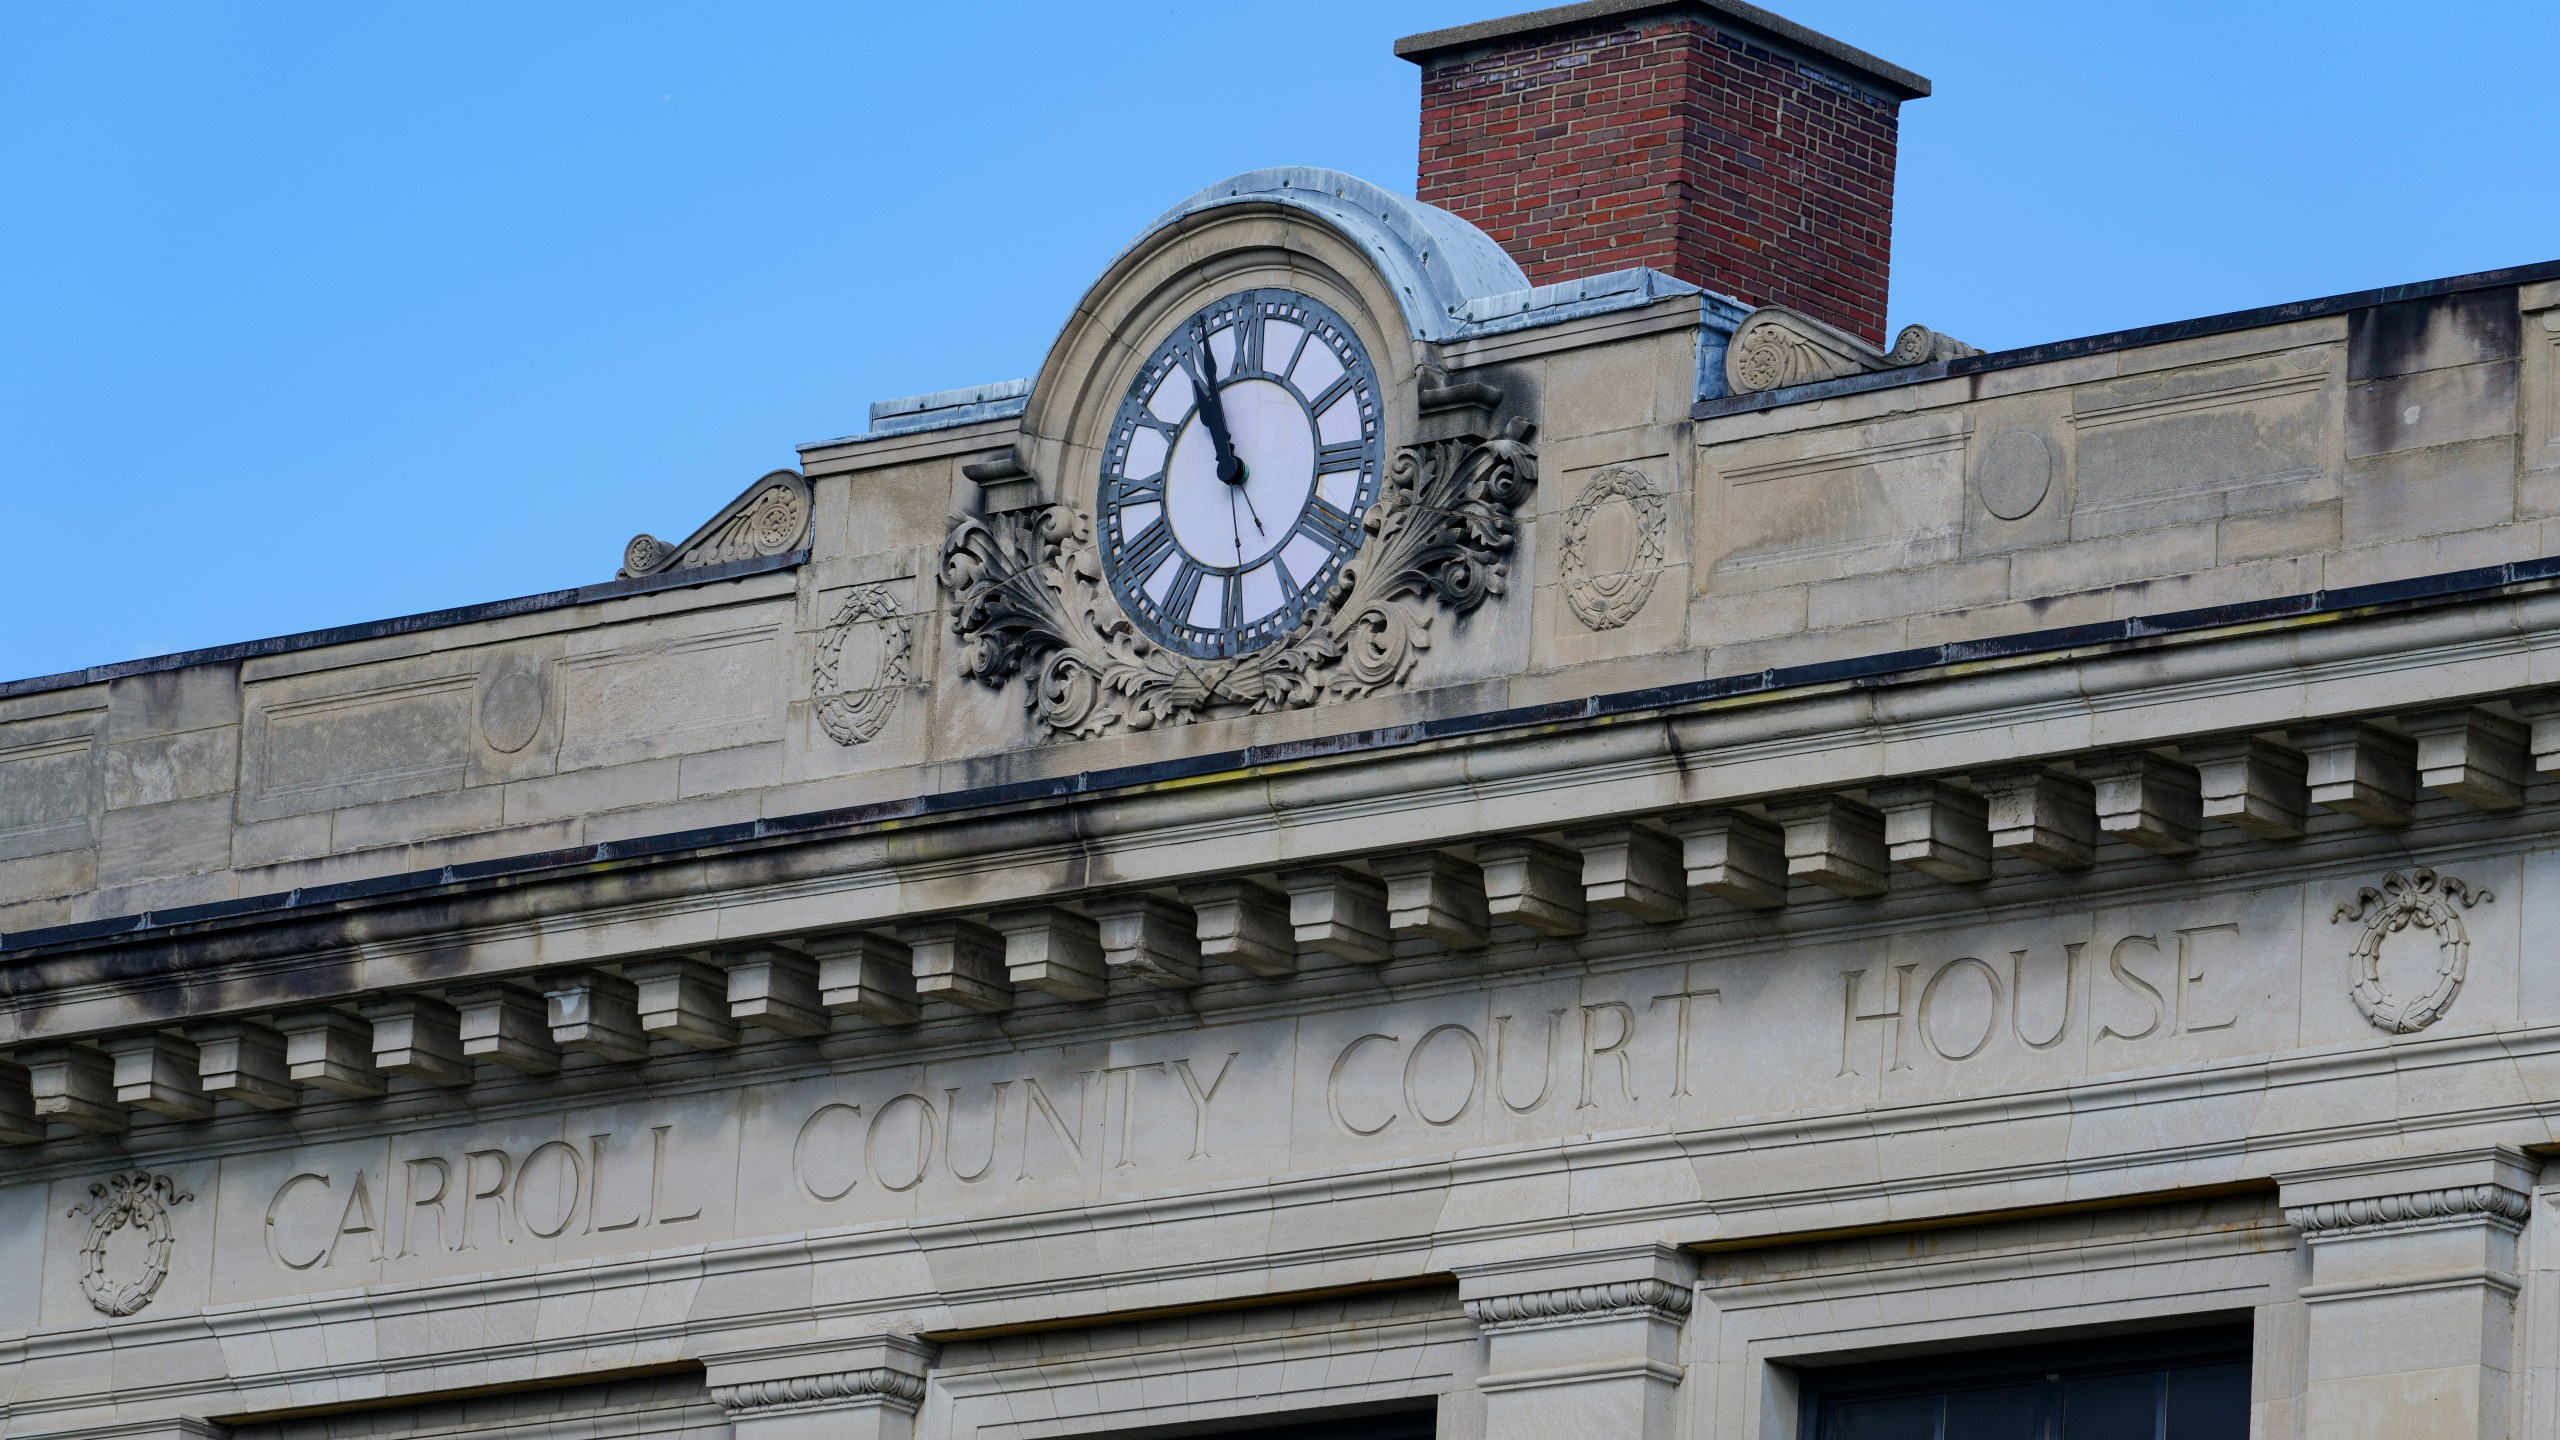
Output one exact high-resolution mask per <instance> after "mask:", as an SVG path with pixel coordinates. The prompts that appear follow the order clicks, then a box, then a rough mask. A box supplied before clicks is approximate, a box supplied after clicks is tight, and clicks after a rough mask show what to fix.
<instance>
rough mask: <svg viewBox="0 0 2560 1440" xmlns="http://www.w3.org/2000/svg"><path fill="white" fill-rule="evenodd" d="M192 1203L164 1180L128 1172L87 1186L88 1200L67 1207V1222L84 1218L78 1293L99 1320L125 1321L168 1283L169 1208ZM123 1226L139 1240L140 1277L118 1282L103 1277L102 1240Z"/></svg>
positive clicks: (173, 1239)
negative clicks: (86, 1222)
mask: <svg viewBox="0 0 2560 1440" xmlns="http://www.w3.org/2000/svg"><path fill="white" fill-rule="evenodd" d="M194 1198H195V1196H194V1195H192V1194H190V1193H189V1192H187V1191H184V1190H181V1189H179V1188H178V1182H177V1181H176V1180H174V1179H172V1178H171V1177H169V1176H167V1175H154V1174H152V1173H151V1172H150V1171H148V1170H133V1171H127V1172H124V1173H121V1174H116V1175H110V1176H108V1177H107V1178H106V1179H104V1180H101V1181H99V1182H98V1183H96V1184H94V1185H92V1186H90V1187H89V1198H88V1199H87V1200H85V1201H83V1202H82V1203H80V1204H78V1205H74V1206H72V1207H71V1211H70V1214H71V1218H73V1219H75V1220H76V1219H78V1218H80V1217H81V1216H83V1215H86V1216H88V1217H89V1234H88V1236H87V1238H85V1239H83V1240H82V1241H81V1242H80V1264H81V1271H80V1293H81V1294H83V1295H85V1296H87V1297H89V1303H90V1304H91V1305H92V1306H94V1307H96V1309H97V1311H98V1313H99V1314H101V1315H131V1314H133V1313H135V1312H136V1311H138V1310H140V1309H141V1308H142V1307H143V1306H145V1305H148V1304H150V1303H151V1297H152V1296H153V1295H155V1294H158V1293H159V1290H160V1282H161V1281H163V1280H166V1279H167V1278H169V1251H170V1249H171V1248H172V1247H173V1246H174V1245H175V1244H176V1238H177V1237H176V1235H175V1233H174V1232H173V1231H172V1230H171V1229H170V1228H169V1207H170V1206H172V1205H176V1204H178V1203H180V1202H181V1201H186V1200H192V1199H194ZM127 1225H130V1226H132V1227H133V1228H134V1229H135V1230H136V1231H137V1232H139V1233H140V1234H141V1236H142V1239H143V1247H142V1273H140V1274H138V1275H135V1276H134V1277H132V1278H131V1279H128V1280H121V1281H119V1280H117V1279H115V1278H113V1277H111V1276H109V1275H108V1274H107V1237H108V1236H110V1235H113V1234H114V1233H116V1232H117V1231H118V1230H121V1229H123V1228H124V1227H126V1226H127Z"/></svg>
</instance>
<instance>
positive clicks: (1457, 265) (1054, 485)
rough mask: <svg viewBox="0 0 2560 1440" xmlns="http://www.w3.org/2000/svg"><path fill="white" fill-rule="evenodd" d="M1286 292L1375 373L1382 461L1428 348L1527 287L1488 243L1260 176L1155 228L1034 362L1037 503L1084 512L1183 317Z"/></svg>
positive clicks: (1414, 212) (1424, 210) (1422, 219)
mask: <svg viewBox="0 0 2560 1440" xmlns="http://www.w3.org/2000/svg"><path fill="white" fill-rule="evenodd" d="M1257 285H1276V286H1285V287H1287V288H1289V289H1293V290H1298V291H1301V292H1303V293H1305V294H1307V295H1311V296H1313V297H1314V298H1316V299H1318V300H1321V301H1323V302H1324V303H1325V304H1327V305H1330V306H1332V307H1333V309H1334V310H1335V311H1336V312H1338V313H1339V314H1340V315H1341V316H1342V317H1343V318H1344V319H1345V320H1346V321H1348V322H1350V324H1351V325H1352V327H1353V328H1354V329H1356V330H1358V331H1359V333H1360V339H1361V342H1362V343H1363V344H1364V345H1366V346H1367V347H1368V349H1369V353H1370V354H1371V356H1372V357H1374V359H1375V360H1376V363H1377V367H1378V378H1379V383H1380V384H1381V386H1382V387H1384V389H1385V391H1386V393H1385V394H1384V395H1382V396H1381V399H1382V400H1383V402H1384V404H1385V408H1386V412H1387V414H1388V416H1389V417H1390V418H1389V425H1390V431H1389V435H1388V445H1389V448H1390V449H1392V448H1394V447H1395V446H1396V445H1398V444H1400V443H1402V442H1403V439H1404V437H1403V436H1402V435H1401V434H1400V433H1398V430H1399V428H1400V427H1402V426H1403V425H1405V424H1407V423H1408V422H1409V417H1411V416H1412V415H1413V414H1414V411H1415V406H1416V395H1417V391H1416V388H1415V387H1416V385H1417V376H1416V368H1417V366H1418V365H1419V364H1420V363H1421V361H1422V360H1423V358H1424V356H1423V346H1424V345H1425V344H1426V343H1427V342H1430V341H1435V340H1439V339H1443V338H1446V337H1447V336H1449V335H1451V334H1454V333H1456V331H1457V329H1458V327H1459V321H1458V318H1457V316H1456V315H1455V313H1454V312H1455V311H1457V310H1458V309H1461V308H1463V307H1464V305H1465V303H1466V302H1467V301H1468V300H1470V299H1475V298H1478V297H1480V296H1483V295H1492V294H1502V293H1506V292H1508V291H1512V290H1525V289H1527V288H1528V286H1529V281H1528V277H1527V276H1526V275H1524V274H1522V273H1521V270H1520V267H1519V266H1518V265H1517V264H1515V263H1514V262H1513V261H1512V260H1511V258H1510V256H1508V255H1507V254H1505V253H1503V250H1502V247H1501V246H1499V245H1497V244H1495V243H1494V242H1493V241H1492V240H1491V239H1490V238H1489V237H1487V236H1486V235H1485V234H1484V232H1482V231H1480V230H1478V229H1476V228H1475V227H1474V226H1472V225H1469V224H1468V223H1467V222H1465V221H1464V220H1461V219H1459V218H1458V217H1457V216H1455V215H1452V214H1450V213H1448V212H1447V211H1445V210H1440V209H1438V208H1436V207H1433V206H1429V205H1424V204H1421V203H1419V202H1417V201H1413V200H1408V199H1406V198H1404V197H1402V196H1399V195H1395V194H1392V193H1390V192H1388V191H1385V190H1381V189H1379V188H1378V187H1376V186H1374V185H1371V184H1369V183H1368V182H1366V181H1363V180H1360V179H1357V178H1355V177H1353V176H1350V175H1345V174H1342V173H1340V172H1338V171H1332V170H1319V169H1311V168H1292V169H1277V170H1258V171H1253V172H1250V173H1248V174H1244V175H1239V176H1236V177H1235V178H1233V179H1231V180H1226V181H1221V182H1220V183H1218V184H1216V185H1212V186H1210V187H1208V188H1207V189H1204V190H1202V191H1201V192H1200V193H1199V194H1197V195H1194V196H1192V197H1191V198H1190V199H1188V200H1185V201H1184V202H1182V203H1181V204H1179V205H1176V206H1175V207H1174V208H1173V209H1171V210H1169V211H1167V212H1165V214H1164V215H1162V216H1160V217H1158V219H1157V220H1156V221H1155V223H1154V224H1153V225H1151V226H1149V227H1148V228H1147V230H1146V231H1145V233H1143V234H1141V235H1140V236H1139V237H1138V238H1137V239H1136V240H1135V241H1133V242H1132V243H1131V244H1130V245H1129V247H1128V248H1127V249H1125V250H1123V251H1122V252H1121V253H1120V255H1119V256H1118V257H1117V258H1115V259H1114V260H1113V261H1112V263H1111V264H1110V265H1109V266H1108V267H1106V268H1105V269H1104V271H1103V273H1102V275H1101V277H1100V278H1099V279H1097V280H1095V281H1094V283H1093V285H1092V286H1091V287H1090V288H1088V289H1087V290H1086V291H1085V294H1084V296H1083V298H1082V299H1081V300H1079V301H1078V302H1077V304H1076V307H1075V309H1074V311H1073V312H1071V313H1070V314H1069V316H1068V318H1067V322H1066V324H1065V325H1063V326H1062V327H1060V329H1059V332H1058V337H1057V339H1056V340H1055V341H1053V342H1052V343H1051V345H1050V347H1049V353H1048V355H1047V356H1046V357H1045V358H1044V359H1043V360H1042V361H1041V364H1040V370H1039V374H1038V377H1037V379H1035V380H1034V381H1033V383H1032V388H1031V399H1030V403H1029V405H1028V406H1027V407H1026V408H1025V409H1024V411H1023V416H1022V430H1021V439H1020V440H1019V442H1018V443H1017V446H1016V454H1017V455H1018V456H1019V458H1020V460H1021V462H1022V464H1023V465H1024V466H1025V467H1026V468H1028V469H1029V470H1030V471H1031V473H1032V474H1033V475H1035V476H1036V477H1038V479H1039V481H1040V485H1039V492H1040V497H1041V498H1042V499H1045V500H1049V501H1052V502H1070V503H1083V501H1082V486H1083V483H1084V482H1085V481H1086V480H1087V479H1089V478H1090V477H1091V475H1092V474H1094V473H1096V472H1097V471H1098V467H1099V466H1100V463H1101V446H1102V435H1103V432H1104V431H1105V430H1106V429H1107V428H1108V426H1109V424H1110V419H1111V416H1112V414H1113V413H1114V411H1115V410H1116V409H1117V407H1118V405H1119V403H1120V398H1121V395H1122V393H1123V392H1124V391H1125V390H1126V389H1127V387H1128V385H1129V382H1130V380H1131V379H1132V378H1133V376H1134V375H1135V373H1136V370H1137V366H1138V364H1139V363H1140V361H1141V360H1142V359H1143V357H1144V356H1145V354H1146V352H1147V351H1148V350H1149V349H1150V348H1152V347H1153V346H1154V344H1155V342H1156V341H1157V340H1158V339H1160V338H1162V336H1163V335H1164V333H1165V332H1166V331H1167V330H1169V329H1170V328H1171V327H1172V326H1173V325H1174V324H1175V323H1177V322H1178V321H1179V320H1180V319H1181V318H1182V317H1184V316H1186V315H1189V314H1191V313H1192V312H1194V311H1196V310H1198V309H1199V308H1200V307H1201V306H1202V305H1204V304H1206V303H1208V302H1209V301H1210V300H1213V299H1215V298H1217V297H1219V296H1221V295H1226V294H1230V293H1233V292H1234V291H1237V290H1243V289H1249V288H1252V287H1254V286H1257Z"/></svg>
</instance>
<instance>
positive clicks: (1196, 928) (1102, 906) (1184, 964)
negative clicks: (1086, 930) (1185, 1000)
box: [1085, 890, 1200, 990]
mask: <svg viewBox="0 0 2560 1440" xmlns="http://www.w3.org/2000/svg"><path fill="white" fill-rule="evenodd" d="M1085 908H1086V909H1089V910H1091V911H1092V912H1093V919H1094V923H1095V924H1096V925H1098V926H1099V927H1101V933H1102V963H1103V964H1105V965H1107V966H1109V967H1110V969H1111V973H1113V974H1115V975H1127V976H1131V977H1133V978H1135V979H1139V980H1143V981H1145V982H1146V983H1147V984H1149V985H1154V986H1157V987H1159V988H1162V989H1166V990H1187V989H1189V988H1191V987H1192V986H1194V985H1197V984H1199V983H1200V917H1199V916H1197V915H1195V914H1193V913H1192V910H1191V907H1190V906H1188V905H1177V904H1175V903H1174V902H1173V901H1170V900H1167V899H1165V898H1164V897H1163V896H1161V895H1150V894H1147V893H1146V892H1145V891H1143V890H1141V891H1136V892H1133V893H1131V894H1127V895H1113V896H1110V897H1108V898H1106V899H1102V900H1096V901H1094V902H1093V903H1092V904H1090V905H1088V906H1086V907H1085Z"/></svg>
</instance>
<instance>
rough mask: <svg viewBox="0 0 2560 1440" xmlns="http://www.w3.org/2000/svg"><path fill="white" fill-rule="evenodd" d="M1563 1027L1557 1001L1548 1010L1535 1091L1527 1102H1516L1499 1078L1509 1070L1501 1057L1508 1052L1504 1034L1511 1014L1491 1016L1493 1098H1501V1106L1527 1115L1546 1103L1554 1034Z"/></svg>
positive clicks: (1552, 1077)
mask: <svg viewBox="0 0 2560 1440" xmlns="http://www.w3.org/2000/svg"><path fill="white" fill-rule="evenodd" d="M1563 1029H1564V1007H1563V1006H1561V1005H1559V1006H1557V1007H1556V1008H1555V1009H1553V1010H1550V1011H1548V1012H1547V1058H1546V1059H1545V1060H1544V1061H1543V1062H1541V1063H1540V1065H1539V1067H1538V1093H1537V1094H1535V1095H1532V1096H1530V1097H1529V1103H1528V1104H1526V1105H1519V1104H1514V1103H1513V1102H1512V1099H1511V1095H1510V1092H1509V1091H1508V1090H1507V1089H1505V1088H1504V1085H1503V1079H1502V1077H1503V1076H1505V1075H1507V1074H1509V1073H1510V1071H1509V1069H1508V1067H1506V1066H1505V1065H1504V1064H1503V1057H1504V1056H1506V1055H1508V1054H1509V1053H1510V1045H1509V1042H1508V1039H1507V1037H1508V1036H1509V1035H1510V1033H1511V1017H1510V1016H1508V1015H1496V1016H1494V1017H1493V1098H1495V1099H1496V1100H1499V1101H1501V1102H1502V1108H1503V1109H1505V1110H1508V1111H1510V1112H1511V1113H1512V1114H1514V1115H1526V1114H1528V1113H1529V1112H1530V1111H1532V1110H1535V1109H1537V1108H1538V1107H1539V1106H1541V1105H1544V1104H1546V1103H1547V1091H1548V1090H1550V1089H1552V1088H1553V1087H1554V1085H1555V1083H1556V1036H1557V1035H1558V1034H1559V1033H1560V1032H1561V1031H1562V1030H1563Z"/></svg>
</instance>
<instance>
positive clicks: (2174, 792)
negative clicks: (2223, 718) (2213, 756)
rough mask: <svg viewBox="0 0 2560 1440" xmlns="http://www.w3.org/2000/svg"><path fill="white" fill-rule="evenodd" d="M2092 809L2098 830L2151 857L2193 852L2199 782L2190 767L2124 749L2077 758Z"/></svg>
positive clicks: (2200, 811) (2199, 820)
mask: <svg viewBox="0 0 2560 1440" xmlns="http://www.w3.org/2000/svg"><path fill="white" fill-rule="evenodd" d="M2076 768H2078V770H2079V772H2080V778H2081V779H2083V780H2086V781H2088V782H2089V787H2090V790H2091V792H2092V795H2093V798H2094V799H2095V801H2096V804H2097V809H2098V833H2099V834H2101V835H2104V836H2106V837H2108V838H2109V839H2114V840H2124V841H2128V842H2130V843H2132V844H2135V845H2139V846H2141V847H2142V848H2143V849H2145V850H2148V851H2150V852H2152V853H2153V854H2155V855H2193V854H2194V853H2196V835H2197V832H2198V831H2200V830H2201V829H2202V828H2203V827H2204V795H2203V786H2202V781H2201V780H2200V779H2199V778H2198V776H2197V774H2196V769H2195V767H2194V766H2192V765H2187V764H2182V763H2180V762H2179V761H2176V760H2171V759H2168V758H2166V757H2164V756H2160V755H2155V754H2153V753H2151V752H2150V751H2148V750H2128V751H2125V752H2123V753H2121V754H2116V755H2105V756H2100V757H2098V758H2096V759H2092V760H2083V761H2081V762H2079V764H2078V766H2077V767H2076Z"/></svg>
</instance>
